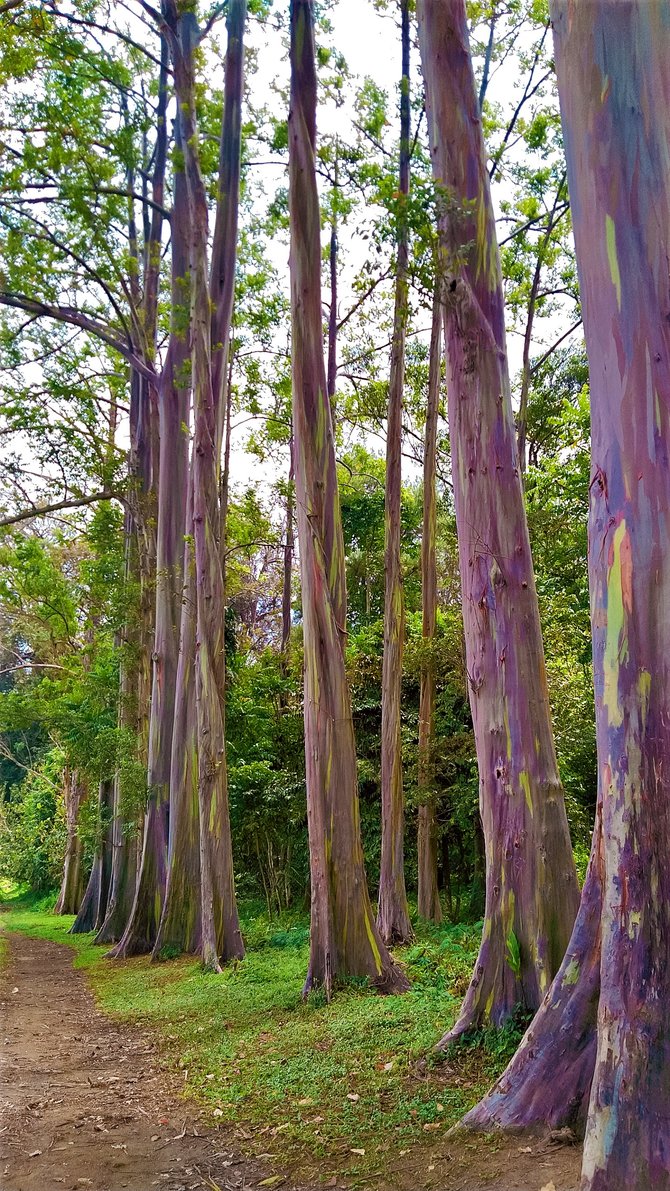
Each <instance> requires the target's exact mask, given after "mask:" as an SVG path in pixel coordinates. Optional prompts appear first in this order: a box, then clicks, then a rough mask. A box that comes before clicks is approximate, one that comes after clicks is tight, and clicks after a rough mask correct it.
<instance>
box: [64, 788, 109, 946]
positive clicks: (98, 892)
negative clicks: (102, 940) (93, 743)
mask: <svg viewBox="0 0 670 1191" xmlns="http://www.w3.org/2000/svg"><path fill="white" fill-rule="evenodd" d="M113 797H114V783H113V782H112V781H102V782H100V785H99V787H98V814H99V821H98V840H97V843H96V847H95V853H94V856H93V866H92V868H91V874H90V876H89V879H88V884H87V886H86V892H85V893H84V896H83V898H82V902H81V905H80V907H79V913H78V914H77V917H76V918H75V920H74V922H73V923H72V926H71V927H70V930H69V934H71V935H81V934H86V932H87V931H91V930H99V929H100V927H101V926H102V924H103V922H104V920H105V914H106V913H107V898H108V896H109V883H110V878H111V873H112V801H113Z"/></svg>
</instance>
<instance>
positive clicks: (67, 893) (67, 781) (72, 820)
mask: <svg viewBox="0 0 670 1191" xmlns="http://www.w3.org/2000/svg"><path fill="white" fill-rule="evenodd" d="M64 787H65V822H66V826H67V837H66V844H65V858H64V861H63V878H62V880H61V886H60V891H59V894H58V901H57V902H56V905H55V906H54V914H76V913H77V911H78V910H79V906H80V903H81V899H82V894H83V891H84V881H83V878H84V866H83V861H84V848H83V843H82V840H81V836H80V835H79V831H78V826H79V811H80V810H81V806H82V803H83V802H84V800H85V798H86V784H85V783H84V782H83V781H82V779H81V776H80V774H79V773H78V772H77V770H76V769H71V770H67V771H66V772H65V774H64Z"/></svg>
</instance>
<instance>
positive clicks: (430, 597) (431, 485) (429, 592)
mask: <svg viewBox="0 0 670 1191" xmlns="http://www.w3.org/2000/svg"><path fill="white" fill-rule="evenodd" d="M441 323H442V306H441V303H440V288H439V284H436V287H435V295H434V297H433V325H432V328H431V334H430V354H429V359H428V400H427V403H426V430H425V438H424V448H423V530H422V536H421V602H422V611H423V646H424V651H425V653H424V658H423V661H422V665H421V696H420V702H419V799H420V801H419V828H418V839H417V851H418V856H417V868H418V878H419V880H418V885H419V891H418V892H419V897H418V910H419V914H420V916H421V917H422V918H428V919H429V920H430V921H432V922H441V921H442V906H441V905H440V894H439V891H438V887H437V821H436V814H435V797H434V794H433V793H432V785H433V778H432V774H433V763H432V753H433V746H434V733H435V661H434V657H433V653H432V650H433V644H434V641H435V626H436V620H437V557H436V549H435V545H436V538H437V490H436V471H437V419H438V416H439V412H440V379H441V362H442V359H441V353H442V331H441Z"/></svg>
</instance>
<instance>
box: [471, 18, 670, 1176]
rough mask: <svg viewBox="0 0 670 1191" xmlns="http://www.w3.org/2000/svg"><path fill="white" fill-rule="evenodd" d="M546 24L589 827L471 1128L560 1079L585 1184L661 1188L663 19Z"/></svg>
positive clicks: (669, 474) (665, 478)
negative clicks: (585, 431)
mask: <svg viewBox="0 0 670 1191" xmlns="http://www.w3.org/2000/svg"><path fill="white" fill-rule="evenodd" d="M552 18H553V25H554V37H555V45H556V65H557V72H558V83H559V95H560V100H561V115H562V120H563V130H564V139H565V147H566V155H567V162H568V181H569V189H570V200H571V208H572V217H573V224H574V231H575V242H576V248H577V261H578V266H579V277H580V289H581V296H582V303H583V311H584V328H585V332H586V345H587V351H588V357H589V366H590V388H591V413H592V459H593V466H592V483H591V500H590V510H589V579H590V586H591V613H592V630H593V658H594V673H595V690H596V725H597V744H598V762H599V777H600V786H601V792H600V806H599V821H598V822H597V825H596V832H595V835H594V845H593V852H592V858H591V871H590V879H589V880H587V884H586V886H585V889H584V894H583V898H582V906H581V910H580V914H579V917H578V920H577V926H576V928H575V934H574V935H573V939H572V942H571V944H570V952H572V953H573V954H574V963H573V966H572V967H571V968H570V969H569V970H564V971H563V973H562V976H561V974H560V973H559V977H557V980H556V983H555V985H554V988H553V989H552V991H551V993H550V998H549V1000H550V1002H551V1003H553V1004H554V1005H555V1007H556V1008H555V1010H554V1011H553V1012H552V1011H551V1006H550V1008H547V1007H546V1006H544V1007H543V1009H542V1010H541V1012H540V1014H538V1017H537V1018H536V1020H535V1022H534V1023H533V1025H532V1027H531V1033H532V1039H531V1044H530V1045H529V1044H528V1041H527V1040H526V1041H525V1042H524V1044H523V1046H522V1049H521V1051H520V1052H519V1054H518V1055H517V1057H516V1058H515V1059H514V1060H513V1062H512V1064H511V1066H510V1068H509V1069H508V1071H507V1072H506V1073H505V1075H504V1076H503V1078H502V1080H501V1081H500V1082H499V1084H498V1085H497V1087H496V1088H494V1090H493V1092H492V1093H491V1094H490V1095H489V1096H488V1097H487V1099H486V1100H485V1101H484V1102H483V1104H482V1105H480V1106H479V1107H478V1109H476V1110H475V1112H474V1114H472V1117H471V1119H470V1118H468V1123H472V1124H475V1125H476V1126H478V1127H482V1126H484V1127H488V1126H489V1125H490V1124H491V1123H496V1124H497V1123H501V1124H506V1123H507V1122H508V1121H509V1119H510V1118H511V1119H512V1120H513V1123H515V1124H520V1125H527V1124H532V1123H536V1122H538V1121H545V1120H546V1119H548V1118H550V1117H552V1116H553V1119H554V1120H555V1121H556V1122H557V1123H560V1122H561V1119H562V1118H561V1112H560V1107H561V1106H560V1100H558V1102H557V1098H556V1087H555V1085H556V1082H560V1084H561V1085H562V1088H563V1090H564V1092H567V1094H568V1097H569V1102H570V1101H574V1100H576V1099H577V1098H578V1096H579V1094H582V1100H584V1099H585V1097H586V1095H587V1093H588V1089H589V1085H590V1096H589V1100H588V1117H587V1125H586V1140H585V1144H584V1160H583V1169H582V1189H583V1191H624V1189H626V1191H647V1189H648V1188H653V1189H654V1191H668V1188H670V1131H669V1127H668V1120H669V1119H670V1081H669V1079H668V1070H669V1069H670V1024H669V1018H668V1011H667V1003H668V996H669V994H670V964H669V961H668V940H669V939H670V877H669V873H670V864H669V861H670V814H669V810H668V797H667V782H666V774H667V772H668V767H669V766H670V739H669V738H668V732H667V723H668V714H669V712H668V709H669V707H670V678H669V677H668V667H667V664H666V658H667V656H668V651H669V649H670V621H669V620H668V606H669V603H670V572H669V571H668V566H667V557H668V549H669V542H670V463H669V461H668V446H667V444H668V435H669V433H670V427H669V425H668V416H669V415H668V411H669V409H670V326H669V324H668V259H669V258H670V121H669V119H668V111H669V110H670V109H669V107H668V103H669V101H670V21H669V19H668V9H667V5H666V4H662V3H657V2H648V0H623V2H622V3H620V4H611V3H609V2H607V0H595V2H594V3H592V4H589V5H577V6H576V5H573V4H571V3H567V2H565V0H561V2H556V3H554V4H553V5H552ZM600 817H601V820H602V826H601V824H600ZM589 915H590V918H589ZM580 931H581V932H582V935H581V936H580ZM580 947H581V953H580ZM566 985H567V990H566ZM566 991H567V994H568V995H567V996H566ZM576 1001H577V1002H581V1004H578V1005H577V1009H578V1012H577V1022H576V1028H575V1024H574V1022H573V1020H571V1013H573V1011H574V1007H575V1002H576ZM587 1001H588V1002H589V1011H590V1017H589V1016H588V1014H587V1012H586V1002H587ZM594 1020H595V1021H597V1025H596V1026H595V1028H594V1024H593V1023H594ZM589 1024H590V1031H589V1030H587V1025H589ZM558 1038H560V1039H561V1040H562V1044H563V1053H562V1054H561V1056H560V1067H557V1064H556V1061H555V1055H556V1040H557V1039H558ZM543 1054H544V1055H547V1056H549V1061H548V1062H546V1061H545V1062H544V1063H543V1061H542V1055H543ZM538 1055H539V1056H540V1057H539V1061H538V1058H537V1057H536V1056H538ZM557 1074H558V1077H559V1078H558V1081H557V1078H556V1076H557Z"/></svg>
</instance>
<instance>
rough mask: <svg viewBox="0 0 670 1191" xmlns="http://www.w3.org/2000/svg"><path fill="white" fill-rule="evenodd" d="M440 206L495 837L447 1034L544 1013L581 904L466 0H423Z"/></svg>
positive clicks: (487, 792)
mask: <svg viewBox="0 0 670 1191" xmlns="http://www.w3.org/2000/svg"><path fill="white" fill-rule="evenodd" d="M418 13H419V31H420V41H421V52H422V58H423V67H424V79H425V83H426V109H427V113H428V121H429V136H430V151H431V158H432V162H433V173H434V177H435V181H436V183H437V185H438V187H439V188H440V193H441V194H443V195H446V196H448V197H447V202H445V203H443V210H442V212H441V216H440V229H441V269H442V270H443V272H444V275H445V276H444V290H443V292H444V295H445V306H444V334H445V345H446V359H447V390H448V398H449V428H450V435H451V449H452V456H453V478H454V503H455V510H456V523H457V528H458V538H459V562H460V572H461V587H462V598H463V620H464V626H465V641H466V660H467V671H468V682H469V694H470V706H471V710H472V719H473V726H474V732H475V742H476V747H477V760H478V764H479V783H480V785H479V799H480V809H481V817H482V825H483V829H484V836H485V840H486V859H487V873H486V912H485V922H484V932H483V937H482V944H481V949H480V953H479V957H478V959H477V963H476V966H475V971H474V975H473V978H472V982H471V984H470V988H469V990H468V993H467V995H466V998H465V1001H464V1004H463V1007H462V1010H461V1014H460V1017H459V1019H458V1021H457V1023H456V1025H455V1026H454V1028H453V1030H452V1031H450V1033H449V1034H448V1035H447V1036H446V1037H445V1038H444V1039H443V1044H444V1045H446V1044H447V1043H448V1041H449V1040H450V1039H451V1038H453V1037H454V1036H456V1035H458V1034H460V1033H462V1032H463V1031H464V1030H466V1029H469V1028H471V1027H473V1026H477V1025H480V1024H482V1023H483V1022H486V1021H491V1022H492V1023H494V1024H495V1025H500V1024H502V1023H503V1022H504V1021H505V1020H506V1018H508V1017H509V1016H510V1014H511V1013H512V1012H513V1011H514V1009H515V1008H516V1006H517V1005H519V1004H520V1003H521V1004H522V1005H524V1006H525V1008H527V1009H536V1008H537V1007H538V1006H539V1005H540V1003H541V1001H542V998H543V997H544V996H545V994H546V992H547V990H548V988H549V986H550V984H551V981H552V979H553V977H554V975H555V973H556V972H557V970H558V968H559V966H560V964H561V960H562V959H563V956H564V954H565V949H566V947H567V944H568V941H569V938H570V932H571V930H572V926H573V923H574V919H575V914H576V910H577V906H578V903H579V892H578V887H577V876H576V872H575V863H574V858H573V854H572V848H571V844H570V835H569V831H568V823H567V817H566V813H565V804H564V797H563V789H562V787H561V783H560V778H559V774H558V767H557V763H556V753H555V749H554V740H553V734H552V728H551V717H550V711H549V699H548V693H547V680H546V671H545V665H544V656H543V649H542V634H541V630H540V618H539V611H538V603H537V593H536V590H535V578H534V574H533V566H532V559H531V554H530V543H529V539H528V526H527V522H526V514H525V509H524V503H523V492H522V485H521V478H520V474H519V464H518V456H517V448H516V439H515V430H514V417H513V413H512V402H511V397H510V385H509V373H508V367H507V348H506V342H505V323H504V303H503V291H502V281H501V273H500V261H499V256H498V247H497V242H496V233H495V221H494V215H493V207H492V204H491V196H490V189H489V182H488V174H487V171H486V155H485V149H484V138H483V134H482V126H481V119H480V113H479V105H478V101H477V95H476V92H475V80H474V74H473V69H472V61H471V58H470V51H469V45H468V32H467V21H466V12H465V3H464V0H419V4H418Z"/></svg>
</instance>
